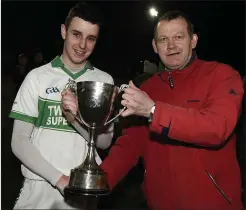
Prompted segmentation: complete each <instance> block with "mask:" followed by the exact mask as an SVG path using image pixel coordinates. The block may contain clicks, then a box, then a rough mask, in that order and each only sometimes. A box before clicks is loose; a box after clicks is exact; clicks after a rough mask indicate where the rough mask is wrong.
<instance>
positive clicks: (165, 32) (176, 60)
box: [152, 18, 198, 69]
mask: <svg viewBox="0 0 246 210" xmlns="http://www.w3.org/2000/svg"><path fill="white" fill-rule="evenodd" d="M197 40H198V37H197V35H196V34H193V35H192V37H190V35H189V33H188V30H187V22H186V21H185V20H184V19H183V18H177V19H174V20H171V21H166V20H163V21H161V22H159V23H158V25H157V29H156V39H155V40H153V41H152V44H153V48H154V51H155V52H156V53H158V55H159V57H160V59H161V61H162V63H163V64H164V65H165V66H166V67H167V68H169V69H180V68H182V67H184V66H185V65H186V64H187V63H188V61H189V58H190V56H191V55H192V49H194V48H195V47H196V44H197Z"/></svg>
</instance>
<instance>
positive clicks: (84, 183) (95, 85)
mask: <svg viewBox="0 0 246 210" xmlns="http://www.w3.org/2000/svg"><path fill="white" fill-rule="evenodd" d="M126 87H128V85H122V86H121V87H120V88H118V87H117V86H114V85H111V84H107V83H101V82H94V81H85V82H78V83H76V82H74V81H72V80H70V81H69V83H68V84H67V86H66V87H65V89H69V90H70V91H72V92H73V93H74V94H76V95H77V97H78V105H79V109H78V116H75V118H76V119H77V121H78V122H79V123H81V124H84V125H86V127H87V128H88V131H89V140H88V152H87V156H86V159H85V160H84V162H83V163H82V164H81V165H79V166H78V167H76V168H74V169H72V170H71V173H70V179H69V184H68V186H67V187H66V188H65V189H64V194H65V197H66V198H69V197H70V198H71V196H72V197H73V196H79V195H89V196H100V195H106V194H108V193H109V191H110V190H109V186H108V181H107V174H106V173H105V172H104V171H103V170H102V169H101V168H100V167H99V166H98V164H97V162H96V160H95V149H96V147H95V137H96V129H98V128H102V127H103V126H106V125H107V124H109V123H110V122H112V121H113V120H114V119H116V118H117V117H118V116H119V115H120V114H121V113H122V112H123V111H124V110H125V109H126V108H125V107H124V108H123V109H122V110H121V111H120V112H119V113H118V114H117V115H116V116H115V117H113V118H112V119H111V120H109V118H110V117H111V115H112V113H113V112H114V107H115V102H116V98H117V96H118V94H119V93H120V92H121V91H122V90H123V89H125V88H126Z"/></svg>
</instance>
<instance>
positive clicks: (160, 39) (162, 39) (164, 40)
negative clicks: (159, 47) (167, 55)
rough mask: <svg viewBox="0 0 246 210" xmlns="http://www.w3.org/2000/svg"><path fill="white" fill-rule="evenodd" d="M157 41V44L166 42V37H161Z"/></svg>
mask: <svg viewBox="0 0 246 210" xmlns="http://www.w3.org/2000/svg"><path fill="white" fill-rule="evenodd" d="M158 41H159V42H166V41H167V38H166V37H161V38H159V40H158Z"/></svg>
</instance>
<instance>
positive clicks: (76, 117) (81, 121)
mask: <svg viewBox="0 0 246 210" xmlns="http://www.w3.org/2000/svg"><path fill="white" fill-rule="evenodd" d="M66 111H67V112H69V113H70V114H71V115H73V117H74V118H75V119H76V120H77V121H78V122H79V123H80V124H84V125H86V127H88V128H89V127H90V126H89V125H88V124H87V123H86V122H85V121H84V120H83V118H82V117H81V114H80V111H79V110H78V115H79V117H78V116H76V115H75V114H74V113H72V112H71V111H70V110H66Z"/></svg>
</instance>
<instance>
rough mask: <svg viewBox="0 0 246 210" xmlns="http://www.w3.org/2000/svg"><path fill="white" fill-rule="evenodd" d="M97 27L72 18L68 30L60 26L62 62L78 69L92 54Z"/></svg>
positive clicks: (97, 31)
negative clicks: (62, 43)
mask: <svg viewBox="0 0 246 210" xmlns="http://www.w3.org/2000/svg"><path fill="white" fill-rule="evenodd" d="M98 33H99V26H98V25H96V24H92V23H90V22H87V21H84V20H83V19H81V18H78V17H74V18H73V19H72V21H71V23H70V25H69V27H68V28H66V27H65V25H62V26H61V35H62V38H63V39H64V48H63V60H64V62H65V63H66V64H68V65H70V66H71V67H75V68H76V67H80V66H81V65H83V64H84V63H85V61H86V60H87V58H88V57H89V56H90V54H91V53H92V52H93V49H94V47H95V44H96V41H97V37H98Z"/></svg>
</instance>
